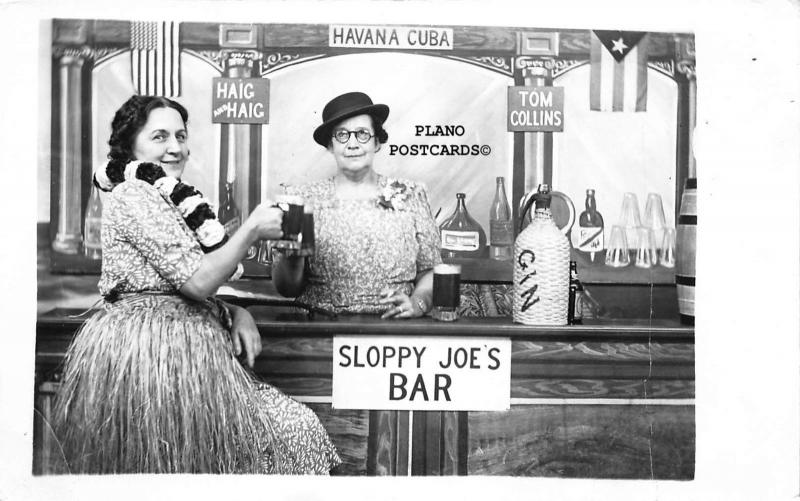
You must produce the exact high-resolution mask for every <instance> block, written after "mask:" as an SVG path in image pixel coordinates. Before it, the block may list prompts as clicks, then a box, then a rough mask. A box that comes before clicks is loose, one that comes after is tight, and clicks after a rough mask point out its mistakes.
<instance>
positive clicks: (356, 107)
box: [314, 92, 389, 147]
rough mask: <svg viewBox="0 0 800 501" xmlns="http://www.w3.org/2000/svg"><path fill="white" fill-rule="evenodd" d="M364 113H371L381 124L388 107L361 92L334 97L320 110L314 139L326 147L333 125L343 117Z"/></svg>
mask: <svg viewBox="0 0 800 501" xmlns="http://www.w3.org/2000/svg"><path fill="white" fill-rule="evenodd" d="M364 114H366V115H372V116H373V117H375V119H376V120H378V121H379V122H380V123H381V124H382V123H383V122H385V121H386V117H388V116H389V107H388V106H386V105H385V104H373V103H372V99H370V97H369V96H368V95H366V94H364V93H363V92H348V93H346V94H342V95H341V96H336V97H334V98H333V99H331V100H330V102H329V103H328V104H326V105H325V108H323V110H322V125H320V126H319V127H317V129H316V130H315V131H314V141H316V142H317V143H319V144H321V145H322V146H325V147H327V146H328V141H330V138H331V129H332V128H333V126H334V125H336V124H337V123H339V122H341V121H342V120H344V119H345V118H350V117H354V116H356V115H364Z"/></svg>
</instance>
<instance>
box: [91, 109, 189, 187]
mask: <svg viewBox="0 0 800 501" xmlns="http://www.w3.org/2000/svg"><path fill="white" fill-rule="evenodd" d="M157 108H172V109H174V110H175V111H177V112H178V113H179V114H180V116H181V118H182V119H183V124H184V126H185V125H186V123H187V122H188V120H189V112H188V111H186V108H184V107H183V105H181V104H180V103H178V102H176V101H173V100H172V99H167V98H166V97H160V96H136V95H134V96H131V98H130V99H128V100H127V101H125V103H124V104H123V105H122V106H121V107H120V108H119V109H118V110H117V112H116V113H115V114H114V120H112V121H111V137H110V138H109V140H108V145H109V146H110V147H111V149H110V150H109V152H108V160H109V162H108V166H107V167H106V173H107V175H108V179H109V180H110V181H111V182H112V183H114V184H118V183H121V182H122V181H124V180H125V175H124V173H125V166H126V165H128V163H129V162H131V161H133V160H135V157H134V155H133V142H134V140H135V139H136V135H137V134H138V133H139V131H140V130H142V127H144V124H145V123H147V118H148V117H149V116H150V112H151V111H153V110H155V109H157Z"/></svg>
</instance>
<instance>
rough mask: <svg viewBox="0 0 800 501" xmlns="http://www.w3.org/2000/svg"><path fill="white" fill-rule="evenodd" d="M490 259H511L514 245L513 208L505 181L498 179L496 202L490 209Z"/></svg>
mask: <svg viewBox="0 0 800 501" xmlns="http://www.w3.org/2000/svg"><path fill="white" fill-rule="evenodd" d="M489 244H490V247H489V257H490V258H492V259H498V260H504V261H505V260H508V259H511V254H512V245H513V244H514V229H513V225H512V223H511V207H509V205H508V198H506V187H505V179H504V178H503V177H502V176H500V177H498V178H497V188H496V190H495V193H494V201H493V202H492V207H491V208H490V209H489Z"/></svg>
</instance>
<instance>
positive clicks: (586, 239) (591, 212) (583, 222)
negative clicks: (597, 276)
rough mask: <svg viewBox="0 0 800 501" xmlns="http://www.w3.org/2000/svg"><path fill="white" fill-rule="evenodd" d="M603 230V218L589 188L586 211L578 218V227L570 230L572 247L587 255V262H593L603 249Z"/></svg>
mask: <svg viewBox="0 0 800 501" xmlns="http://www.w3.org/2000/svg"><path fill="white" fill-rule="evenodd" d="M603 228H604V224H603V216H602V215H601V214H600V213H599V212H598V211H597V202H596V201H595V199H594V190H593V189H591V188H589V189H588V190H586V210H584V211H583V212H581V215H580V216H579V217H578V227H577V228H574V229H573V230H572V246H573V247H574V248H575V249H576V250H578V251H580V252H584V253H587V254H589V260H590V261H592V262H594V259H595V255H596V254H597V253H600V252H602V251H603V250H604V249H605V241H604V239H603Z"/></svg>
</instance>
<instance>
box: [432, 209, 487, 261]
mask: <svg viewBox="0 0 800 501" xmlns="http://www.w3.org/2000/svg"><path fill="white" fill-rule="evenodd" d="M465 199H466V195H464V194H463V193H456V210H455V211H454V212H453V215H452V216H450V217H449V218H447V219H446V220H445V221H444V222H443V223H442V224H441V226H439V230H440V234H441V237H442V258H445V259H447V258H455V257H473V258H474V257H485V250H484V249H485V248H486V232H484V231H483V228H481V225H480V224H478V222H477V221H475V220H474V219H472V216H470V215H469V212H467V205H466V201H465Z"/></svg>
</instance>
